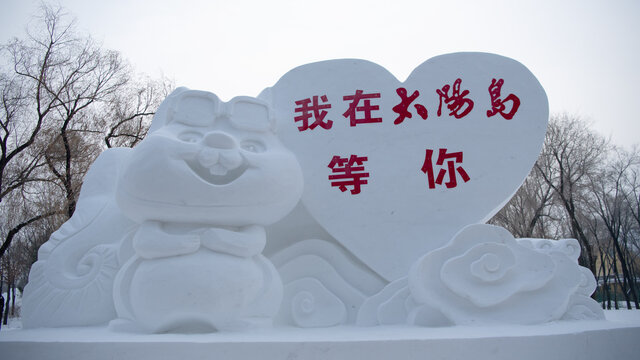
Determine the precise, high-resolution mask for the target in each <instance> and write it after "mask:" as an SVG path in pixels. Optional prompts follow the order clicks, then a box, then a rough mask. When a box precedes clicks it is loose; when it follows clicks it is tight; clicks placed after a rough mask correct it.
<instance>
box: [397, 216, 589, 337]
mask: <svg viewBox="0 0 640 360" xmlns="http://www.w3.org/2000/svg"><path fill="white" fill-rule="evenodd" d="M583 283H584V274H583V273H582V271H581V270H580V267H579V266H577V264H576V263H575V260H574V259H573V258H572V257H570V256H568V254H566V251H560V250H558V251H554V250H552V249H549V250H548V251H545V252H542V251H538V250H537V249H534V248H532V247H530V246H526V245H522V244H520V243H518V241H516V240H515V239H514V238H513V236H512V235H511V234H510V233H509V232H508V231H507V230H505V229H503V228H500V227H496V226H492V225H470V226H468V227H466V228H464V229H463V230H462V231H460V232H459V233H458V234H457V235H456V236H454V238H453V239H452V240H451V241H450V242H449V243H448V244H447V245H446V246H444V247H442V248H440V249H437V250H434V251H432V252H430V253H428V254H426V255H425V256H423V257H422V258H421V259H420V260H418V262H417V263H416V264H414V266H413V267H412V269H411V271H410V273H409V289H410V291H411V296H412V297H413V299H414V300H415V301H416V303H417V304H424V305H426V306H428V307H431V308H433V309H436V310H438V311H439V312H441V313H442V314H443V315H444V316H446V317H447V318H448V319H449V320H451V321H452V322H453V323H455V324H466V325H472V324H488V323H514V324H537V323H544V322H548V321H553V320H557V319H560V318H561V317H562V316H563V315H564V314H565V312H566V311H567V309H568V306H569V304H570V302H571V299H572V297H573V296H574V294H575V293H576V292H577V291H578V289H579V287H580V286H584V285H583Z"/></svg>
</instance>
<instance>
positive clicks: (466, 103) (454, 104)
mask: <svg viewBox="0 0 640 360" xmlns="http://www.w3.org/2000/svg"><path fill="white" fill-rule="evenodd" d="M460 83H462V80H461V79H460V78H458V79H456V81H455V82H454V83H453V91H452V93H451V96H449V89H450V88H451V87H450V86H449V84H447V85H445V86H443V87H442V89H438V90H436V93H438V95H439V96H440V105H439V106H438V116H440V114H441V111H440V110H441V109H442V100H443V99H444V102H445V103H447V108H449V110H451V112H450V113H449V116H451V115H453V116H455V117H456V119H460V118H462V117H464V116H465V115H467V114H468V113H470V112H471V110H472V109H473V101H472V100H471V99H466V98H465V96H467V95H469V90H464V91H463V92H462V93H460ZM463 108H464V110H462V109H463Z"/></svg>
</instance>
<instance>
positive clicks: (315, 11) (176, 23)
mask: <svg viewBox="0 0 640 360" xmlns="http://www.w3.org/2000/svg"><path fill="white" fill-rule="evenodd" d="M59 2H60V4H62V5H63V6H64V7H66V8H67V9H68V10H69V11H70V12H71V13H72V14H74V15H75V16H76V17H77V18H78V26H79V29H80V30H82V31H85V32H87V33H89V34H91V35H92V36H93V37H94V38H96V39H98V40H99V41H101V42H102V43H103V44H104V46H105V47H107V48H110V49H114V50H118V51H120V52H121V53H122V54H123V55H124V57H126V58H127V59H128V60H129V61H130V62H131V63H132V64H133V65H134V66H135V67H136V69H137V70H139V71H142V72H145V73H147V74H149V75H151V76H157V75H159V74H160V73H163V74H164V75H166V76H168V77H170V78H172V79H174V80H175V81H176V84H177V85H178V86H187V87H190V88H192V89H200V90H209V91H212V92H215V93H216V94H218V95H219V96H220V97H221V98H222V99H225V100H228V99H230V98H231V97H233V96H236V95H251V96H257V95H258V93H259V92H260V91H261V90H262V89H263V88H265V87H268V86H271V85H273V84H274V83H275V82H276V81H277V80H278V79H279V78H280V76H282V75H283V74H284V73H285V72H287V71H288V70H290V69H292V68H294V67H296V66H298V65H302V64H306V63H309V62H314V61H319V60H327V59H335V58H361V59H366V60H370V61H373V62H376V63H378V64H380V65H382V66H384V67H386V68H387V69H388V70H389V71H391V72H392V73H393V74H394V75H396V77H398V78H399V79H400V80H404V79H406V77H407V76H408V75H409V73H410V72H411V71H412V70H413V68H415V67H416V66H418V65H419V64H420V63H422V62H423V61H425V60H427V59H428V58H430V57H433V56H436V55H440V54H444V53H450V52H457V51H482V52H492V53H496V54H500V55H504V56H508V57H511V58H514V59H516V60H518V61H520V62H521V63H523V64H524V65H525V66H527V67H528V68H529V69H530V70H531V71H532V72H533V73H534V74H535V75H536V76H537V77H538V80H540V82H541V83H542V86H543V87H544V88H545V89H546V91H547V95H548V97H549V103H550V107H551V111H552V112H568V113H571V114H576V115H579V116H582V117H583V118H586V119H589V120H590V121H592V123H593V126H594V128H595V129H596V130H597V131H598V132H600V133H602V134H603V135H605V136H610V137H611V138H612V140H613V141H614V142H615V143H616V144H620V145H623V146H626V147H630V146H631V145H632V144H639V143H640V135H639V134H640V117H639V116H638V113H637V111H639V110H640V106H639V105H640V94H639V93H638V92H636V91H635V90H636V87H637V85H638V84H639V83H640V70H639V69H638V66H640V1H638V0H621V1H617V0H610V1H604V0H579V1H578V0H576V1H562V0H534V1H529V0H526V1H507V0H505V1H473V0H469V1H427V0H423V1H404V0H385V1H377V0H369V1H349V0H339V1H334V0H317V1H303V0H297V1H296V0H291V1H277V0H274V1H242V0H228V1H216V0H201V1H195V0H182V1H169V0H153V1H152V0H149V1H144V0H138V1H136V0H110V1H87V0H61V1H59ZM0 4H2V5H1V7H0V41H1V42H5V41H7V40H8V39H9V38H11V37H13V36H22V35H23V34H24V28H25V25H26V24H27V22H28V20H29V16H30V15H31V14H33V13H34V12H35V11H36V10H37V7H38V4H39V2H38V1H34V0H0Z"/></svg>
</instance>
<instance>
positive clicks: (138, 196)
mask: <svg viewBox="0 0 640 360" xmlns="http://www.w3.org/2000/svg"><path fill="white" fill-rule="evenodd" d="M273 125H274V119H273V118H272V117H271V112H270V109H269V107H268V106H267V105H266V104H265V103H264V102H262V101H260V100H257V99H255V98H249V97H236V98H234V99H232V100H231V101H230V102H228V103H223V102H221V101H220V100H219V99H218V98H217V97H216V96H215V95H214V94H212V93H208V92H203V91H192V90H186V89H178V90H176V91H175V92H174V93H173V94H172V95H171V96H169V97H168V98H167V99H166V100H165V101H164V102H163V104H162V105H161V108H160V109H159V110H158V112H157V113H156V115H155V117H154V120H153V125H152V127H151V129H150V132H149V134H148V135H147V137H146V138H145V139H144V141H142V142H141V143H140V144H139V145H138V146H137V147H136V148H135V149H134V150H133V152H132V154H131V156H130V157H129V159H128V161H127V163H126V164H125V166H124V168H123V171H122V175H121V177H120V179H119V182H118V188H117V190H116V198H117V202H118V205H119V206H120V208H121V209H122V211H123V212H124V213H125V214H126V215H127V216H129V217H130V218H132V219H134V220H135V221H136V222H138V223H139V224H140V226H139V228H138V230H137V231H136V233H135V235H134V237H133V244H132V245H133V249H134V251H135V254H134V255H133V256H132V257H131V258H130V259H129V260H128V261H127V262H126V263H125V264H124V265H123V267H122V269H121V270H120V272H119V273H118V276H117V278H116V281H115V287H114V300H115V307H116V310H117V312H118V316H119V317H120V318H122V319H127V320H130V321H132V322H133V323H135V324H137V325H139V326H141V327H142V328H143V329H145V330H147V331H151V332H162V331H173V330H175V331H211V330H235V329H242V328H245V327H248V326H254V325H255V326H262V325H266V324H269V323H270V322H271V319H272V317H273V316H274V315H275V314H276V313H277V311H278V309H279V306H280V301H281V298H282V284H281V281H280V277H279V275H278V273H277V272H276V270H275V268H274V267H273V265H272V264H271V263H270V262H269V260H267V259H266V258H265V257H264V256H262V255H261V252H262V250H263V248H264V246H265V231H264V226H265V225H268V224H271V223H273V222H275V221H277V220H278V219H280V218H281V217H284V216H285V215H286V214H287V213H288V212H289V211H290V210H291V209H292V208H293V207H294V206H295V204H296V203H297V201H298V199H299V197H300V194H301V192H302V179H301V172H300V168H299V165H298V163H297V161H296V158H295V157H294V156H293V154H292V153H291V152H289V151H288V150H286V149H285V148H284V147H283V146H282V144H281V143H280V141H279V140H278V139H277V138H276V136H275V134H274V133H273Z"/></svg>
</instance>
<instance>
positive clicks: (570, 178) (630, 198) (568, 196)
mask: <svg viewBox="0 0 640 360" xmlns="http://www.w3.org/2000/svg"><path fill="white" fill-rule="evenodd" d="M490 223H492V224H495V225H500V226H503V227H505V228H506V229H508V230H509V231H511V233H512V234H513V235H514V236H515V237H519V238H527V237H533V238H548V239H561V238H574V239H577V240H578V241H579V242H580V246H581V247H582V249H581V250H582V253H581V256H580V259H579V262H580V264H581V265H582V266H585V267H588V268H589V269H591V271H592V272H593V273H594V274H595V275H596V279H597V280H598V284H599V287H598V289H597V291H596V293H595V294H594V297H595V298H596V300H599V301H602V302H603V307H604V308H608V309H611V308H612V307H614V308H616V309H617V308H618V306H619V304H618V301H621V302H623V304H624V305H626V308H629V309H630V308H632V307H635V308H636V309H640V304H638V280H639V276H640V274H639V273H638V270H639V265H640V258H639V254H640V155H639V151H638V148H637V147H634V149H632V150H631V151H628V150H625V149H622V148H619V147H616V146H614V145H612V144H611V143H610V142H609V141H608V140H607V139H605V138H604V137H602V136H601V135H599V134H597V133H596V132H594V131H593V130H592V129H590V127H589V124H588V123H587V122H585V121H583V120H581V119H580V118H579V117H576V116H571V115H566V114H562V115H553V116H552V117H551V119H550V122H549V127H548V129H547V135H546V138H545V142H544V147H543V149H542V153H541V154H540V157H539V158H538V160H537V162H536V164H535V166H534V168H533V170H532V171H531V173H530V174H529V176H528V177H527V179H526V180H525V182H524V184H523V185H522V187H520V189H519V190H518V192H516V194H515V195H514V197H513V198H512V199H511V201H509V203H508V204H507V205H506V206H505V207H504V208H503V209H502V210H501V211H500V212H499V213H498V214H496V215H495V216H494V217H493V219H491V221H490Z"/></svg>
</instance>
